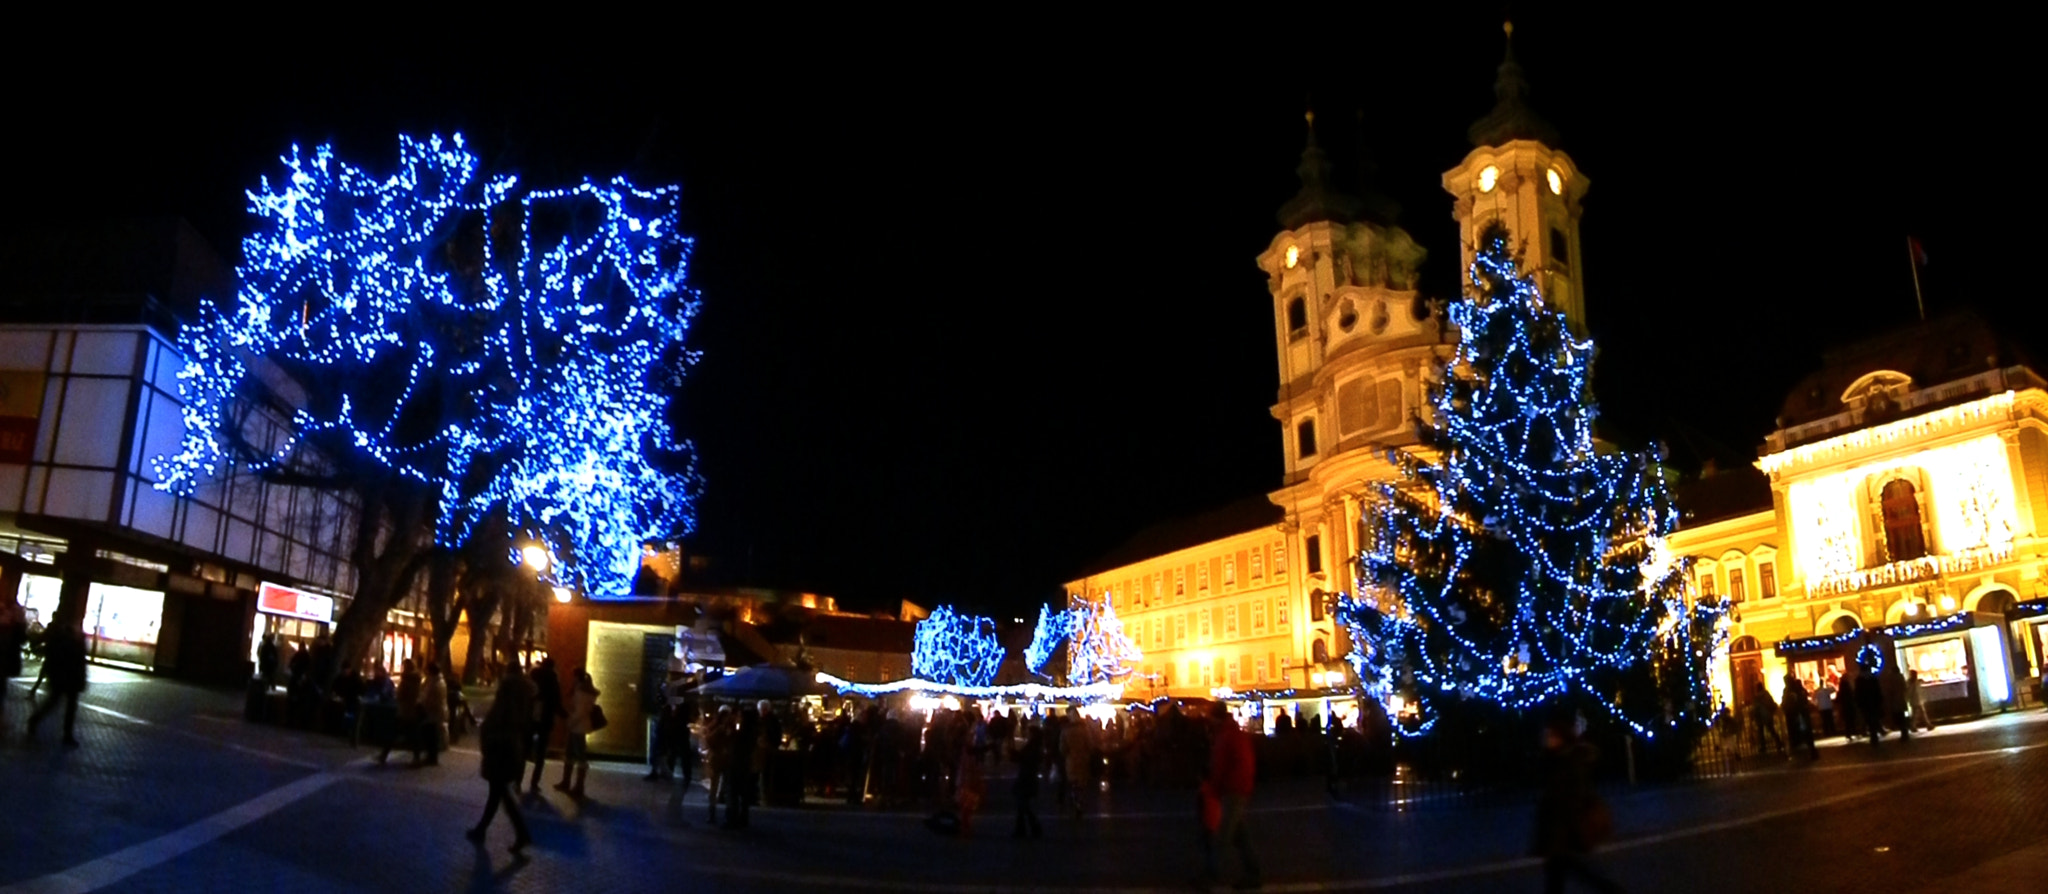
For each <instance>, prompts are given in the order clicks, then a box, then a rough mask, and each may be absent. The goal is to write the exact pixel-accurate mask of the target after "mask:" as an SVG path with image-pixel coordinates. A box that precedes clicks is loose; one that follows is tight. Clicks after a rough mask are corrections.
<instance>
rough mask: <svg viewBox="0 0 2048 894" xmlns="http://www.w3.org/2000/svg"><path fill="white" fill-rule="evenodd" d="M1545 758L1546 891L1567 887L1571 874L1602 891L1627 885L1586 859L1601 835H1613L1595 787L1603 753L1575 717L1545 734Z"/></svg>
mask: <svg viewBox="0 0 2048 894" xmlns="http://www.w3.org/2000/svg"><path fill="white" fill-rule="evenodd" d="M1543 745H1544V758H1545V760H1546V762H1547V763H1548V769H1549V777H1548V781H1547V782H1546V784H1545V785H1544V787H1543V797H1542V799H1541V800H1539V801H1538V802H1537V803H1536V835H1535V839H1536V840H1535V842H1534V847H1533V848H1532V849H1533V850H1534V851H1535V852H1536V856H1539V857H1542V858H1543V890H1544V891H1546V892H1559V891H1563V890H1564V883H1565V880H1566V879H1567V878H1577V879H1578V880H1579V881H1581V882H1583V883H1585V884H1586V885H1587V886H1588V887H1591V888H1593V889H1594V890H1597V891H1619V890H1621V886H1620V885H1617V884H1615V883H1614V882H1613V881H1611V880H1609V879H1608V878H1607V877H1606V876H1603V875H1601V874H1599V873H1598V872H1595V871H1594V870H1593V867H1592V866H1591V865H1590V864H1589V863H1587V862H1586V855H1587V854H1589V853H1591V852H1592V850H1593V848H1594V846H1595V845H1598V844H1599V843H1600V840H1599V839H1602V838H1605V837H1606V835H1607V831H1608V830H1607V828H1606V825H1607V823H1608V822H1610V820H1609V819H1608V814H1607V808H1606V806H1605V805H1603V804H1602V803H1601V802H1600V797H1599V795H1597V794H1595V793H1594V791H1593V766H1594V765H1595V764H1596V763H1598V762H1599V760H1600V751H1599V749H1597V748H1594V747H1593V746H1592V744H1591V743H1588V742H1583V741H1580V740H1579V738H1578V735H1577V730H1576V724H1574V723H1573V722H1572V721H1571V720H1563V719H1561V720H1559V721H1557V722H1553V723H1552V724H1551V725H1550V727H1549V728H1548V729H1546V730H1545V731H1544V734H1543Z"/></svg>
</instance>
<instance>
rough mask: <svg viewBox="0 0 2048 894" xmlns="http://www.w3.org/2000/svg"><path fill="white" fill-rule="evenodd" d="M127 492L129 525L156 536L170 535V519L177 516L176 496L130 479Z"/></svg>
mask: <svg viewBox="0 0 2048 894" xmlns="http://www.w3.org/2000/svg"><path fill="white" fill-rule="evenodd" d="M128 493H129V507H128V509H129V513H130V520H129V522H128V524H129V526H130V527H133V528H135V529H136V530H138V531H143V532H146V533H149V534H155V535H156V536H158V537H166V538H168V537H170V536H171V535H172V533H173V532H172V530H171V524H172V521H173V520H174V519H175V518H177V507H178V501H177V498H176V497H173V496H171V495H170V494H167V493H164V492H163V491H160V490H157V489H156V488H154V487H151V486H149V483H148V482H144V481H132V482H131V483H130V485H129V489H128Z"/></svg>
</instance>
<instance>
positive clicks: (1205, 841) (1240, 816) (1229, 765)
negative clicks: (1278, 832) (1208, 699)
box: [1201, 704, 1260, 890]
mask: <svg viewBox="0 0 2048 894" xmlns="http://www.w3.org/2000/svg"><path fill="white" fill-rule="evenodd" d="M1209 726H1210V733H1209V774H1208V776H1207V777H1206V778H1204V779H1203V780H1202V808H1203V809H1202V820H1203V822H1202V825H1203V835H1202V873H1203V874H1202V879H1201V887H1203V888H1204V889H1206V888H1208V887H1209V886H1212V885H1214V884H1216V882H1217V880H1218V879H1219V878H1220V877H1221V875H1222V874H1221V873H1220V872H1219V871H1218V870H1217V855H1216V852H1217V851H1218V850H1219V849H1220V848H1222V847H1223V846H1225V845H1228V846H1231V847H1234V848H1236V849H1237V859H1238V862H1239V863H1240V864H1241V867H1240V868H1241V869H1242V870H1243V875H1242V876H1240V878H1239V880H1238V882H1237V885H1236V887H1237V888H1238V889H1239V890H1250V889H1254V888H1257V887H1259V885H1260V881H1259V858H1258V855H1257V854H1255V853H1253V852H1252V836H1251V830H1250V828H1249V827H1248V826H1247V820H1248V819H1249V812H1250V807H1251V800H1252V783H1253V782H1254V780H1255V779H1256V778H1257V776H1258V767H1257V763H1256V760H1255V758H1254V756H1253V754H1252V737H1251V736H1250V734H1248V733H1246V732H1245V731H1244V728H1243V727H1242V726H1239V725H1238V723H1237V721H1236V719H1235V718H1232V717H1231V716H1230V709H1229V708H1226V707H1224V706H1223V705H1221V704H1217V705H1214V706H1212V707H1211V708H1210V709H1209ZM1218 807H1220V808H1221V809H1220V810H1218V809H1216V808H1218ZM1212 818H1213V820H1214V825H1211V824H1210V821H1211V819H1212Z"/></svg>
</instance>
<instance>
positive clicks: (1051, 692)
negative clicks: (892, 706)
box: [818, 671, 1124, 702]
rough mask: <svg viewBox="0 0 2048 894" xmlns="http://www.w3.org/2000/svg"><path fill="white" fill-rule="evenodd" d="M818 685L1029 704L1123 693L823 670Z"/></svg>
mask: <svg viewBox="0 0 2048 894" xmlns="http://www.w3.org/2000/svg"><path fill="white" fill-rule="evenodd" d="M818 682H820V683H823V684H825V685H827V686H830V687H832V688H834V689H836V690H838V691H840V692H841V693H852V694H854V695H861V696H866V697H868V698H875V697H878V696H884V695H893V694H895V693H898V692H916V693H923V694H930V695H957V696H960V697H962V698H1016V699H1025V700H1029V701H1081V702H1098V701H1104V700H1107V699H1113V698H1119V697H1121V696H1122V695H1123V694H1124V687H1123V684H1121V683H1091V684H1088V685H1086V686H1048V685H1046V684H1044V683H1013V684H1010V685H1007V686H968V685H962V684H958V683H943V682H938V681H934V680H924V679H916V678H913V679H909V680H897V681H895V682H892V683H854V682H851V681H848V680H843V679H840V678H839V677H835V676H833V675H831V674H828V673H825V672H824V671H819V672H818Z"/></svg>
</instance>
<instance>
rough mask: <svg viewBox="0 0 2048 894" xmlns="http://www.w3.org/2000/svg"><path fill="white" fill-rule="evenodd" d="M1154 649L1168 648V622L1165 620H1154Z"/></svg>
mask: <svg viewBox="0 0 2048 894" xmlns="http://www.w3.org/2000/svg"><path fill="white" fill-rule="evenodd" d="M1152 648H1155V649H1164V648H1166V621H1165V619H1163V618H1153V619H1152Z"/></svg>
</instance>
